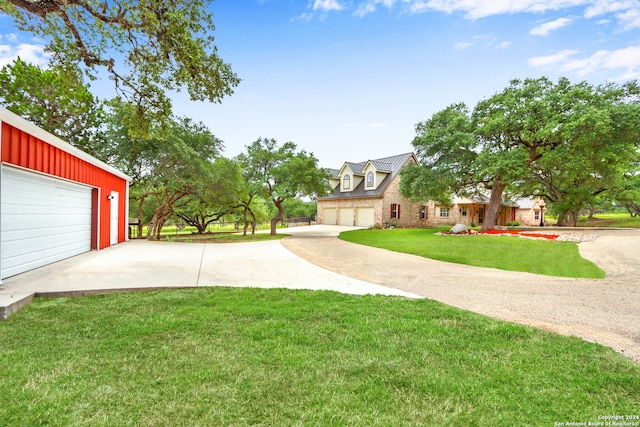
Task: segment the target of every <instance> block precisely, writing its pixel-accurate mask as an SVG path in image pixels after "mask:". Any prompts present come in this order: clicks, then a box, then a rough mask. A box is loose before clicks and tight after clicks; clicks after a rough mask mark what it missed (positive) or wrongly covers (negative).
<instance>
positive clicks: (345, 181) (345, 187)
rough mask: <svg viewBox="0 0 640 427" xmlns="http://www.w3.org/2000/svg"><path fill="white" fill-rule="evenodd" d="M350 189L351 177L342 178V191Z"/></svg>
mask: <svg viewBox="0 0 640 427" xmlns="http://www.w3.org/2000/svg"><path fill="white" fill-rule="evenodd" d="M350 188H351V176H350V175H349V174H346V175H345V176H344V177H343V178H342V189H343V190H349V189H350Z"/></svg>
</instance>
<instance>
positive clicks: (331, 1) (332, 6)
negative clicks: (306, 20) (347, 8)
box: [313, 0, 344, 12]
mask: <svg viewBox="0 0 640 427" xmlns="http://www.w3.org/2000/svg"><path fill="white" fill-rule="evenodd" d="M342 9H344V6H343V5H341V4H340V2H338V0H315V1H314V2H313V10H322V11H324V12H330V11H332V10H342Z"/></svg>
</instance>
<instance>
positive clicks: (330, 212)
mask: <svg viewBox="0 0 640 427" xmlns="http://www.w3.org/2000/svg"><path fill="white" fill-rule="evenodd" d="M336 215H337V212H336V209H335V208H331V209H323V210H322V223H323V224H327V225H336V224H337V223H338V218H337V217H336Z"/></svg>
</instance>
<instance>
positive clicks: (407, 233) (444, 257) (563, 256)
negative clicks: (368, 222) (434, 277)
mask: <svg viewBox="0 0 640 427" xmlns="http://www.w3.org/2000/svg"><path fill="white" fill-rule="evenodd" d="M448 229H449V227H447V228H414V229H393V230H355V231H348V232H344V233H341V234H340V238H341V239H343V240H346V241H349V242H354V243H359V244H362V245H367V246H374V247H378V248H383V249H388V250H391V251H396V252H403V253H410V254H414V255H418V256H421V257H425V258H431V259H435V260H439V261H448V262H454V263H458V264H467V265H473V266H477V267H486V268H497V269H500V270H508V271H523V272H529V273H535V274H543V275H547V276H558V277H581V278H594V279H602V278H604V275H605V274H604V271H602V270H601V269H600V268H599V267H598V266H596V265H595V264H593V263H592V262H591V261H588V260H586V259H584V258H582V257H581V256H580V254H579V252H578V245H577V243H574V242H558V241H546V240H545V241H543V240H531V239H521V238H517V237H505V236H486V235H468V236H467V235H465V236H450V235H436V233H437V232H439V231H446V230H448Z"/></svg>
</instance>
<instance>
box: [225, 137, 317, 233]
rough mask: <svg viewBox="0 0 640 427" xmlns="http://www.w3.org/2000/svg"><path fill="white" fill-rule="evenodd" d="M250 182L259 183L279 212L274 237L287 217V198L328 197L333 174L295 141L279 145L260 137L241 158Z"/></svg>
mask: <svg viewBox="0 0 640 427" xmlns="http://www.w3.org/2000/svg"><path fill="white" fill-rule="evenodd" d="M238 160H239V161H240V164H241V165H242V167H243V168H244V170H245V172H246V177H247V180H248V182H250V183H254V184H257V185H258V187H259V188H260V189H261V190H260V191H261V193H262V194H263V195H264V196H265V197H266V198H268V199H270V200H271V201H272V202H273V204H274V206H275V207H276V209H277V213H276V215H275V216H274V217H273V218H271V235H272V236H275V235H276V226H277V225H278V222H280V221H281V220H282V219H283V218H284V206H283V202H284V201H285V200H287V199H292V198H300V197H304V196H318V195H319V194H325V193H326V191H327V186H328V182H329V174H328V173H327V171H326V170H325V169H321V168H319V167H318V160H317V159H316V157H315V156H314V155H313V153H307V152H306V151H305V150H299V151H298V147H297V146H296V144H294V143H293V142H285V143H284V144H283V145H281V146H278V143H277V141H276V140H275V139H268V138H259V139H258V140H256V141H254V142H253V143H252V144H251V145H250V146H248V147H247V150H246V153H242V154H240V155H239V156H238Z"/></svg>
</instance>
